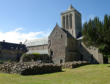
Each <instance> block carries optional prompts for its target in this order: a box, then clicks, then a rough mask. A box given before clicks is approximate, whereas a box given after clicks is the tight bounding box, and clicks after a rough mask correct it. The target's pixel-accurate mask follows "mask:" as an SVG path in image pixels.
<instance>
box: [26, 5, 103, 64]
mask: <svg viewBox="0 0 110 84" xmlns="http://www.w3.org/2000/svg"><path fill="white" fill-rule="evenodd" d="M61 24H62V27H60V26H58V25H57V24H56V26H55V28H54V29H53V31H52V32H51V34H50V35H49V37H48V38H45V39H37V40H31V41H27V42H26V43H25V44H26V45H27V48H28V50H29V51H28V52H27V53H36V52H37V53H40V54H48V55H49V56H50V58H51V59H52V62H53V63H55V64H60V63H65V62H73V61H88V62H89V63H103V55H102V54H101V53H99V52H98V49H97V48H95V47H89V48H88V47H86V46H85V45H84V44H83V42H82V41H81V40H82V37H81V31H82V21H81V13H80V12H78V11H77V10H76V9H75V8H73V7H72V5H71V6H70V7H69V8H68V9H67V10H66V11H65V12H62V13H61Z"/></svg>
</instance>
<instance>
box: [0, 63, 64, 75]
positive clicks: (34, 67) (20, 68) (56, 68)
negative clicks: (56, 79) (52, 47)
mask: <svg viewBox="0 0 110 84" xmlns="http://www.w3.org/2000/svg"><path fill="white" fill-rule="evenodd" d="M0 71H1V72H5V73H17V74H21V75H35V74H44V73H52V72H60V71H62V67H61V66H60V65H55V64H50V63H49V64H39V63H36V62H22V63H4V64H0Z"/></svg>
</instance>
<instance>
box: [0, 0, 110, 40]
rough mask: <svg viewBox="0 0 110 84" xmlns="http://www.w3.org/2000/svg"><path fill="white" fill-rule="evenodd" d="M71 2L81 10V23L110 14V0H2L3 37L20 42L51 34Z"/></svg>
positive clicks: (0, 30) (0, 13)
mask: <svg viewBox="0 0 110 84" xmlns="http://www.w3.org/2000/svg"><path fill="white" fill-rule="evenodd" d="M70 4H72V5H73V6H74V8H76V9H77V10H78V11H79V12H80V13H81V14H82V23H84V22H85V21H87V20H88V19H89V18H94V17H95V16H99V17H100V19H101V20H102V19H103V17H104V15H105V14H108V15H110V0H0V37H1V39H0V40H3V39H4V40H6V41H9V42H19V41H24V40H26V39H31V38H32V39H35V38H42V37H45V36H48V35H49V33H50V32H51V31H52V29H53V28H54V26H55V24H56V23H58V24H59V25H61V20H60V13H61V12H63V11H65V10H67V8H68V7H69V5H70ZM13 33H14V34H13Z"/></svg>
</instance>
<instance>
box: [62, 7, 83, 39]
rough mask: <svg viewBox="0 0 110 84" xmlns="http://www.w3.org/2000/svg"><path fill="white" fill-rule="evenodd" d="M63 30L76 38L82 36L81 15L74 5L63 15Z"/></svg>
mask: <svg viewBox="0 0 110 84" xmlns="http://www.w3.org/2000/svg"><path fill="white" fill-rule="evenodd" d="M61 24H62V28H64V29H65V30H67V31H68V32H69V33H70V34H71V35H72V36H73V37H74V38H76V39H77V38H78V37H80V36H81V29H82V23H81V13H79V12H78V11H77V10H76V9H75V8H74V7H73V6H72V5H70V7H69V8H68V9H67V11H65V12H62V13H61Z"/></svg>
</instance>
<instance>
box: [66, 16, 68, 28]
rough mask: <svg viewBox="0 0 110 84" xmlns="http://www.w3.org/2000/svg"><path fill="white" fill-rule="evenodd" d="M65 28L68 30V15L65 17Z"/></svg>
mask: <svg viewBox="0 0 110 84" xmlns="http://www.w3.org/2000/svg"><path fill="white" fill-rule="evenodd" d="M66 28H68V15H67V16H66Z"/></svg>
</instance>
